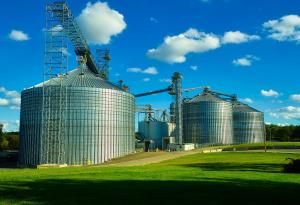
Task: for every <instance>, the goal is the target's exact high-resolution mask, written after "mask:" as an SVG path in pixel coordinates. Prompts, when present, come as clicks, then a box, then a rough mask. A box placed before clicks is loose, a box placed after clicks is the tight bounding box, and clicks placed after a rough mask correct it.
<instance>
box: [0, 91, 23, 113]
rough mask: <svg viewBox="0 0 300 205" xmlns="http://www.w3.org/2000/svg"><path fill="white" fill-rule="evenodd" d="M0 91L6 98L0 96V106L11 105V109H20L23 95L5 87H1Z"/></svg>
mask: <svg viewBox="0 0 300 205" xmlns="http://www.w3.org/2000/svg"><path fill="white" fill-rule="evenodd" d="M0 93H3V95H4V96H5V97H6V98H0V106H10V108H11V109H13V110H15V109H19V108H20V105H21V95H20V93H19V92H17V91H14V90H7V89H6V88H4V87H0Z"/></svg>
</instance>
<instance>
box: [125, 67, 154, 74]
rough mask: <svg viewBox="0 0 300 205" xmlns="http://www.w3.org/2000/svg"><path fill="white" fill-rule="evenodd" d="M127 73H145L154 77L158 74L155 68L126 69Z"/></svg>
mask: <svg viewBox="0 0 300 205" xmlns="http://www.w3.org/2000/svg"><path fill="white" fill-rule="evenodd" d="M127 72H129V73H145V74H150V75H156V74H158V71H157V69H156V68H155V67H149V68H145V69H142V68H128V69H127Z"/></svg>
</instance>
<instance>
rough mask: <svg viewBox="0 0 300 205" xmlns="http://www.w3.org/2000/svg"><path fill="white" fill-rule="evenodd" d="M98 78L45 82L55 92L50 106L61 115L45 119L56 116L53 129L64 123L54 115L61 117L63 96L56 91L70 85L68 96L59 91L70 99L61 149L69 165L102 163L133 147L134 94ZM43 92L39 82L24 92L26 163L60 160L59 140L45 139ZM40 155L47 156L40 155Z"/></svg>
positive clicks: (22, 150)
mask: <svg viewBox="0 0 300 205" xmlns="http://www.w3.org/2000/svg"><path fill="white" fill-rule="evenodd" d="M75 73H76V72H75ZM89 74H90V73H87V75H89ZM77 77H78V76H77ZM74 78H75V77H74ZM97 80H98V81H99V82H92V81H90V79H89V80H88V81H89V82H92V83H90V84H86V83H85V84H81V83H77V81H75V80H74V81H72V83H70V84H69V83H65V84H64V85H68V86H62V87H60V86H54V85H51V86H49V85H47V86H46V87H45V90H46V91H47V92H49V93H50V94H51V95H52V97H51V112H53V113H58V115H57V116H58V118H55V119H54V118H52V119H44V121H45V120H46V121H47V120H48V122H49V120H50V121H53V123H52V124H53V128H52V129H53V130H55V129H60V127H59V126H56V125H58V123H56V120H58V119H59V113H60V111H59V107H60V106H59V103H60V102H61V101H60V96H59V95H56V93H60V92H59V90H60V89H66V92H63V93H66V95H67V96H61V97H62V98H64V99H67V103H66V105H67V106H66V108H65V109H64V113H63V115H64V116H65V127H64V129H65V130H64V133H65V136H64V137H63V139H64V143H63V144H64V147H63V148H62V149H63V150H62V151H61V153H63V155H64V157H63V159H64V160H65V161H64V163H66V164H68V165H84V164H99V163H103V162H105V161H107V160H109V159H112V158H116V157H120V156H124V155H126V154H129V153H132V152H133V151H134V120H135V118H134V117H135V116H134V113H135V98H134V96H133V95H131V94H130V93H126V92H124V91H121V90H120V89H118V88H116V89H114V88H115V87H113V89H111V87H110V84H109V83H108V82H103V80H102V79H100V78H98V77H97ZM70 82H71V81H70ZM85 86H90V87H85ZM94 86H95V87H94ZM107 88H109V89H107ZM42 96H43V87H41V86H40V85H39V86H36V87H34V88H31V89H27V90H24V91H23V92H22V103H21V121H20V136H21V139H20V140H21V141H20V146H21V148H20V163H21V164H24V165H39V164H53V163H54V164H56V163H59V164H62V162H60V161H59V159H58V157H57V155H58V154H57V152H58V151H57V150H56V149H57V148H56V147H55V143H56V142H55V141H52V142H51V141H47V140H45V139H42V136H47V135H42V132H43V127H44V126H43V125H42V123H41V122H42V119H41V118H42V109H43V108H42V107H43V103H42ZM53 116H54V115H53ZM46 138H47V137H46ZM45 142H47V143H45ZM42 148H43V149H42ZM42 156H47V157H44V158H43V159H45V160H43V161H42Z"/></svg>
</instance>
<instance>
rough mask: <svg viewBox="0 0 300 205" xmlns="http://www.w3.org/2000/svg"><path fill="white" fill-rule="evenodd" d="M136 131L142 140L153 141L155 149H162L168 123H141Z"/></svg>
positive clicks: (166, 135)
mask: <svg viewBox="0 0 300 205" xmlns="http://www.w3.org/2000/svg"><path fill="white" fill-rule="evenodd" d="M138 126H139V127H138V131H139V133H141V136H142V138H143V140H153V141H154V142H155V147H156V148H162V139H163V137H168V123H167V122H161V121H141V122H139V125H138Z"/></svg>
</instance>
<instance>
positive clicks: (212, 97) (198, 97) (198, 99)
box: [187, 92, 225, 103]
mask: <svg viewBox="0 0 300 205" xmlns="http://www.w3.org/2000/svg"><path fill="white" fill-rule="evenodd" d="M202 101H213V102H225V101H224V100H222V99H221V98H219V97H218V96H216V95H214V94H212V93H208V92H204V93H201V94H199V95H196V96H195V97H193V98H192V99H190V100H188V101H187V103H196V102H202Z"/></svg>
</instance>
